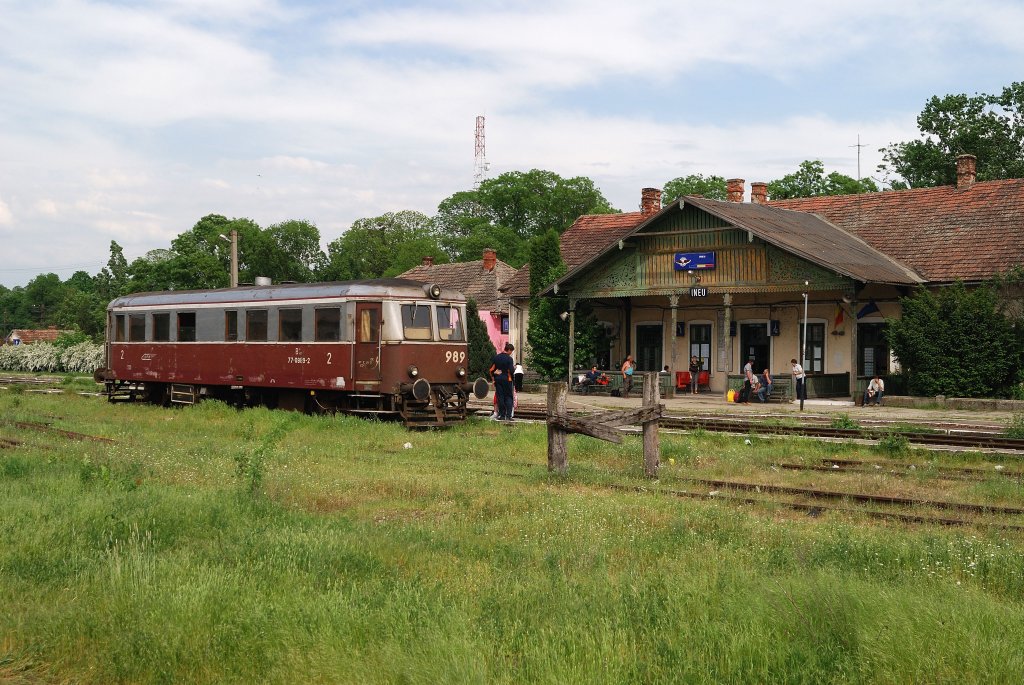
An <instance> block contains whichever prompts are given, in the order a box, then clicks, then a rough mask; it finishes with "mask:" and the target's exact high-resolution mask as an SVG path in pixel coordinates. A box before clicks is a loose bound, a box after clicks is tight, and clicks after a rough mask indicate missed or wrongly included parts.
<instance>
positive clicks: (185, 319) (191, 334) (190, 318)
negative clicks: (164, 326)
mask: <svg viewBox="0 0 1024 685" xmlns="http://www.w3.org/2000/svg"><path fill="white" fill-rule="evenodd" d="M195 341H196V314H195V312H183V313H181V314H178V342H195Z"/></svg>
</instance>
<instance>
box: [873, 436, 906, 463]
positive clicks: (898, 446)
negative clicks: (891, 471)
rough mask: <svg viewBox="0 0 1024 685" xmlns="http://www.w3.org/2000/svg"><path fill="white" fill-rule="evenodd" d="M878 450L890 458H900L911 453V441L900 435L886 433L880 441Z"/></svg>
mask: <svg viewBox="0 0 1024 685" xmlns="http://www.w3.org/2000/svg"><path fill="white" fill-rule="evenodd" d="M877 449H878V451H879V452H882V453H883V454H888V455H889V456H893V457H895V456H899V455H902V454H906V453H907V452H909V451H910V440H908V439H907V437H906V436H905V435H900V434H899V433H886V434H885V435H884V436H882V437H881V438H880V439H879V440H878V446H877Z"/></svg>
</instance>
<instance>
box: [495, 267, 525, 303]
mask: <svg viewBox="0 0 1024 685" xmlns="http://www.w3.org/2000/svg"><path fill="white" fill-rule="evenodd" d="M498 290H500V291H501V294H502V296H504V297H524V298H525V297H529V296H530V265H529V264H523V268H521V269H520V270H519V271H517V272H516V273H515V275H514V276H512V278H510V279H508V280H507V281H505V282H504V283H503V284H502V286H501V287H500V288H498Z"/></svg>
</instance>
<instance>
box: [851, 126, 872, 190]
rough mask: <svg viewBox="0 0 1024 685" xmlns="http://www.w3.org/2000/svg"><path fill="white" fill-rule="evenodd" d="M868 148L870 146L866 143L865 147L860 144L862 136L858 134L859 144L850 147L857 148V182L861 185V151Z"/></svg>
mask: <svg viewBox="0 0 1024 685" xmlns="http://www.w3.org/2000/svg"><path fill="white" fill-rule="evenodd" d="M867 146H868V144H867V143H864V144H863V145H861V144H860V134H859V133H858V134H857V144H856V145H851V146H850V147H855V148H857V182H858V183H860V149H861V148H862V147H867Z"/></svg>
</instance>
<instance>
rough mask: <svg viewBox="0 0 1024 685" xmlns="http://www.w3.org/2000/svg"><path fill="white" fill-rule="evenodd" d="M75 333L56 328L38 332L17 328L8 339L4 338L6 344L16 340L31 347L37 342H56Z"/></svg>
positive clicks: (9, 334) (8, 335)
mask: <svg viewBox="0 0 1024 685" xmlns="http://www.w3.org/2000/svg"><path fill="white" fill-rule="evenodd" d="M73 332H74V331H66V330H59V329H56V328H44V329H42V330H36V329H31V328H15V329H14V330H12V331H11V332H10V333H8V334H7V337H6V338H4V341H5V342H10V341H11V340H13V339H14V338H17V339H18V340H20V341H21V344H23V345H31V344H32V343H36V342H51V343H52V342H54V341H56V340H57V338H59V337H60V336H61V335H63V334H64V333H73Z"/></svg>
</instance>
